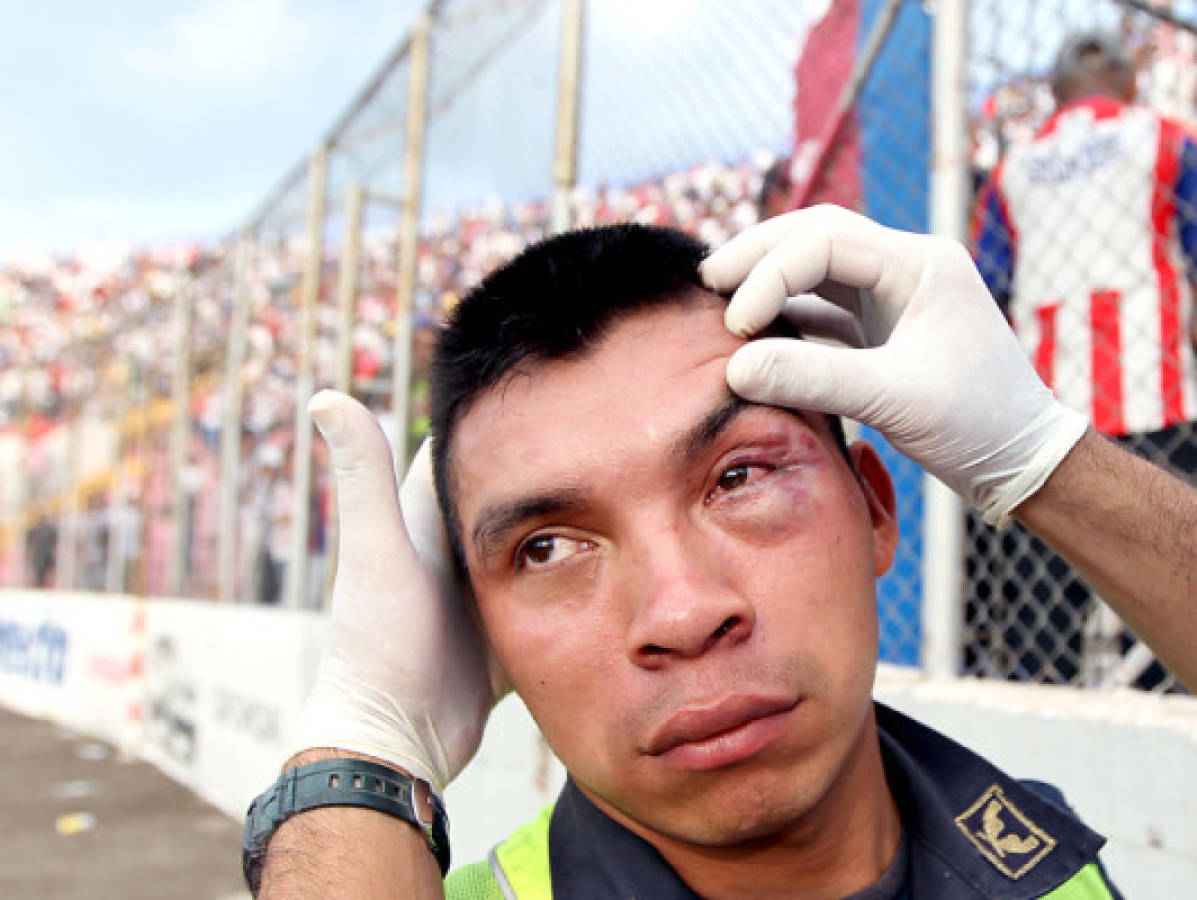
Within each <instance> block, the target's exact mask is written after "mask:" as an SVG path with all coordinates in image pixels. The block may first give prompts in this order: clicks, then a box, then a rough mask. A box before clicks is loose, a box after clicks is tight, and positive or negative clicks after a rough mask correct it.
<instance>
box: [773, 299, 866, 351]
mask: <svg viewBox="0 0 1197 900" xmlns="http://www.w3.org/2000/svg"><path fill="white" fill-rule="evenodd" d="M781 315H782V317H783V318H784V319H785V320H786V321H787V322H789V323H790V324H791V325H793V326H794V327H795V328H797V329H798V331H799V332H800V333H801V334H802V336H803V337H805V338H822V339H825V340H831V341H835V342H836V343H839V344H843V345H844V346H847V347H863V346H864V334H863V332H862V331H861V328H860V320H859V319H858V318H857V317H856V316H855V315H853V314H852V313H850V312H849V311H848V310H846V309H843V308H842V307H840V306H838V305H837V304H835V303H833V302H831V301H830V300H826V299H824V298H823V297H820V296H818V295H817V294H799V295H798V296H797V297H791V298H790V299H789V300H787V301H786V305H785V307H784V308H783V309H782V311H781Z"/></svg>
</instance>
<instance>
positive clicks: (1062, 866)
mask: <svg viewBox="0 0 1197 900" xmlns="http://www.w3.org/2000/svg"><path fill="white" fill-rule="evenodd" d="M875 707H876V712H877V727H878V732H879V734H880V739H881V750H882V756H883V759H884V762H885V772H886V778H887V780H888V782H889V788H890V791H891V793H892V794H893V796H894V801H895V803H896V804H897V806H898V810H899V813H900V815H901V819H902V842H901V846H900V847H899V850H898V854H897V856H896V857H895V859H894V862H893V863H892V864H891V865H890V867H889V869H888V870H887V871H886V872H885V873H884V875H883V876H882V877H881V879H880V880H879V881H878V882H877V883H875V884H874V885H872V886H871V887H869V888H867V889H866V890H865V891H863V892H861V893H858V894H854V895H853V896H852V898H850V900H910V898H917V900H937V898H944V900H948V898H950V900H967V898H1002V900H1021V898H1035V897H1041V896H1042V895H1043V894H1046V893H1048V892H1049V891H1051V890H1053V889H1054V888H1056V887H1058V886H1059V885H1060V884H1062V883H1063V882H1065V881H1067V880H1068V879H1069V878H1070V877H1071V876H1072V875H1073V874H1075V873H1076V872H1077V871H1078V870H1079V869H1081V868H1083V867H1084V866H1085V865H1087V864H1088V863H1091V862H1095V861H1096V860H1097V851H1098V850H1099V849H1100V848H1101V846H1102V844H1104V843H1105V839H1104V838H1102V837H1101V836H1100V835H1098V834H1096V833H1094V832H1093V831H1090V830H1089V829H1088V828H1086V827H1085V826H1084V825H1083V824H1081V822H1080V821H1078V820H1077V819H1076V818H1075V817H1074V816H1073V815H1072V814H1071V812H1070V811H1069V810H1068V808H1067V805H1066V804H1065V803H1064V800H1063V797H1062V796H1061V795H1060V793H1059V791H1057V790H1056V789H1055V788H1052V787H1051V786H1049V785H1043V784H1039V783H1034V782H1019V781H1016V780H1014V779H1012V778H1010V777H1009V776H1007V775H1006V774H1004V773H1003V772H1001V771H1000V770H999V769H997V768H995V767H994V766H992V765H991V764H990V763H988V762H986V761H985V760H984V759H982V758H981V757H979V756H977V754H975V753H973V752H972V751H970V750H968V749H966V748H964V747H962V746H961V745H960V744H957V743H956V742H955V741H953V740H951V739H949V738H947V737H945V736H943V735H942V734H939V733H938V732H936V731H933V730H932V729H930V728H928V727H926V726H925V725H921V724H919V723H918V722H916V721H914V720H913V719H911V718H908V717H907V716H904V715H902V714H901V713H899V712H897V711H895V710H892V709H890V708H889V707H886V706H884V705H883V704H880V703H877V704H875ZM549 858H550V860H551V866H552V878H553V895H554V896H555V897H569V898H570V900H610V898H612V897H619V898H629V900H630V898H638V900H698V895H697V894H695V893H694V892H693V891H691V890H690V888H689V887H687V886H686V884H685V883H684V882H683V881H682V880H681V879H680V878H679V877H678V876H677V875H676V874H675V873H674V871H673V869H671V868H670V867H669V865H668V864H667V863H666V862H665V861H664V860H663V859H662V858H661V856H660V855H659V854H658V853H657V851H656V850H655V849H654V848H653V847H652V845H650V844H649V843H648V842H646V841H644V840H643V839H642V838H640V837H638V836H637V835H635V834H633V833H632V832H631V831H628V830H627V829H626V828H624V827H623V826H622V825H619V824H618V823H616V822H615V821H614V820H612V819H610V818H608V817H607V815H606V814H604V813H603V812H601V811H600V810H599V809H598V808H597V807H595V806H594V804H592V803H591V802H590V801H589V800H588V799H586V797H585V796H584V795H583V794H582V792H581V791H579V790H578V788H577V787H576V786H575V785H574V783H573V781H572V780H571V781H568V782H567V783H566V785H565V788H564V789H563V790H562V793H561V796H560V798H559V799H558V800H557V804H556V807H555V809H554V811H553V815H552V820H551V821H550V824H549ZM1103 875H1104V873H1103ZM1107 881H1108V879H1107ZM1111 893H1112V894H1113V895H1114V896H1115V897H1117V896H1118V894H1117V892H1116V891H1114V890H1113V888H1111Z"/></svg>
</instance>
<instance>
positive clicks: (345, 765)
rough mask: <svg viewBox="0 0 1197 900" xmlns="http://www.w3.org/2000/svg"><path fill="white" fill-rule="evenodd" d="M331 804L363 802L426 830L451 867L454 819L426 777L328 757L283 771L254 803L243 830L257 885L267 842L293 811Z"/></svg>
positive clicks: (245, 859)
mask: <svg viewBox="0 0 1197 900" xmlns="http://www.w3.org/2000/svg"><path fill="white" fill-rule="evenodd" d="M417 791H419V792H420V794H421V795H426V797H427V800H428V803H429V805H430V807H431V809H432V821H431V822H425V821H424V820H423V819H422V818H421V817H420V805H419V799H422V798H420V797H417ZM326 806H358V807H364V808H366V809H374V810H377V811H378V812H383V813H387V814H388V815H392V816H394V817H395V818H397V819H402V820H403V821H404V822H408V823H409V824H411V825H414V826H415V827H416V828H418V829H420V831H421V832H422V833H423V835H424V839H425V840H426V841H427V842H428V847H429V849H430V850H431V851H432V854H433V856H435V857H436V861H437V864H438V865H439V866H440V868H441V875H442V876H443V875H444V874H445V873H446V872H448V871H449V819H448V816H447V815H446V813H445V807H444V804H443V803H441V799H440V798H439V797H438V796H437V795H436V794H435V793H434V792H433V791H432V790H431V788H429V787H428V786H427V784H426V783H425V782H423V781H420V780H418V779H415V778H413V777H412V776H410V775H405V774H404V773H402V772H397V771H395V770H394V769H391V768H389V767H387V766H384V765H382V764H380V763H374V762H369V761H368V760H364V759H352V758H344V759H326V760H321V761H320V762H315V763H309V764H308V765H305V766H296V767H294V768H291V769H288V770H287V771H285V772H283V774H282V775H280V776H279V778H278V780H277V781H275V783H274V784H273V785H271V787H270V788H268V789H267V790H266V791H265V793H263V794H261V795H260V796H258V797H257V798H256V799H255V800H254V801H253V803H251V804H250V805H249V810H248V811H247V812H246V815H245V827H244V829H243V831H242V834H241V854H242V866H243V868H244V870H245V877H246V881H247V883H249V884H250V885H251V886H253V885H254V882H255V881H256V880H257V878H256V877H255V876H257V875H259V874H260V873H259V872H258V871H257V866H258V864H259V863H260V860H261V857H262V854H263V852H264V851H265V849H266V844H267V843H268V842H269V840H270V837H271V835H273V834H274V832H275V830H276V829H277V828H278V826H279V825H281V824H282V823H283V822H285V821H286V820H287V819H289V818H291V816H294V815H296V814H297V813H301V812H305V811H306V810H309V809H319V808H321V807H326Z"/></svg>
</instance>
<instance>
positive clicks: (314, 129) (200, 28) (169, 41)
mask: <svg viewBox="0 0 1197 900" xmlns="http://www.w3.org/2000/svg"><path fill="white" fill-rule="evenodd" d="M423 5H424V0H337V2H336V3H332V2H326V0H174V2H171V3H149V2H145V0H108V2H105V3H94V2H85V0H44V2H28V0H0V21H3V23H4V27H3V34H4V38H3V41H2V43H0V48H2V50H0V109H3V123H4V124H3V126H2V128H3V130H2V131H0V255H10V254H11V253H12V252H13V251H14V250H16V249H19V248H22V247H38V248H41V249H46V250H55V251H58V250H69V249H71V248H73V247H76V246H78V245H80V244H81V243H85V242H89V241H111V240H128V241H132V242H134V243H139V242H152V243H158V242H161V241H164V240H170V239H175V238H183V237H192V236H195V237H212V236H222V235H224V234H226V233H228V232H229V231H230V230H231V229H232V228H233V227H234V226H236V225H237V224H238V223H239V222H240V221H242V220H243V219H244V218H245V216H246V215H247V214H248V213H249V212H250V211H251V209H252V207H253V206H254V205H255V204H256V203H257V202H258V201H259V200H260V199H261V198H262V196H263V195H265V193H266V192H267V190H269V188H270V187H271V186H272V185H273V184H274V183H275V182H276V181H277V180H278V179H279V178H280V177H281V176H282V175H283V173H284V172H285V171H286V170H288V169H289V168H290V167H291V166H292V165H293V164H294V163H295V161H296V160H297V159H298V158H299V157H300V156H302V155H303V154H304V153H305V152H306V151H307V150H308V149H309V148H311V147H312V146H313V145H314V143H315V142H316V140H317V139H318V137H319V136H320V135H321V134H322V133H323V132H324V131H325V129H326V128H327V127H328V126H329V125H330V124H331V122H332V120H333V119H334V117H335V116H336V115H337V114H338V113H339V112H340V111H341V109H342V108H343V107H344V106H345V105H346V104H347V103H348V101H349V99H350V98H351V97H352V95H353V94H354V92H355V91H356V90H357V89H358V87H359V86H360V85H361V84H362V83H363V82H364V81H365V80H366V78H367V77H368V76H369V75H370V74H371V73H372V72H373V70H374V68H375V67H376V66H377V65H378V64H379V62H380V61H381V60H382V58H383V57H384V56H385V54H386V53H387V51H388V50H389V49H390V48H391V47H392V46H393V45H394V44H395V43H396V42H397V41H398V40H399V39H400V37H401V36H402V35H403V34H404V33H405V32H406V31H407V28H408V26H409V25H410V23H411V21H412V19H413V17H414V15H415V14H416V12H417V11H418V10H419V9H420V8H422V7H423Z"/></svg>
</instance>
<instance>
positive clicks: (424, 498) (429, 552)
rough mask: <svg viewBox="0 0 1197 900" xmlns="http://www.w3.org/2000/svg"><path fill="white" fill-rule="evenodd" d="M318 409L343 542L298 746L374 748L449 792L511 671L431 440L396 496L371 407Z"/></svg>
mask: <svg viewBox="0 0 1197 900" xmlns="http://www.w3.org/2000/svg"><path fill="white" fill-rule="evenodd" d="M308 408H309V410H310V412H311V415H312V419H313V420H314V421H315V423H316V425H317V427H318V428H319V429H320V432H321V434H323V435H324V439H325V440H326V441H327V442H328V445H329V449H330V455H331V460H332V470H333V474H334V477H335V479H336V485H337V508H338V521H339V523H340V531H339V534H340V544H339V551H338V566H337V577H336V584H335V587H334V589H333V599H332V613H331V619H330V622H329V636H328V644H327V647H326V649H325V651H324V655H323V657H322V659H321V662H320V668H319V671H318V674H317V677H316V684H315V687H314V689H313V691H312V694H311V696H310V697H309V698H308V700H307V702H306V704H305V705H304V708H303V711H302V713H301V716H300V723H299V731H298V736H297V746H296V747H295V749H296V750H301V749H309V748H316V747H332V748H338V749H342V750H351V751H355V752H357V753H364V754H367V755H369V756H373V757H377V758H378V759H381V760H384V761H386V762H388V763H390V764H392V765H395V766H398V767H399V768H401V769H403V770H405V771H407V772H409V773H411V774H412V775H415V776H417V777H420V778H423V779H424V780H425V781H427V782H428V783H429V784H430V785H431V786H432V788H433V789H434V790H435V791H436V792H437V793H438V794H440V793H443V792H444V789H445V787H446V785H448V783H449V782H450V781H451V780H452V779H453V778H454V777H455V776H456V775H457V773H458V772H460V771H461V770H462V768H464V766H465V764H466V763H467V762H469V760H470V758H471V757H472V756H473V755H474V753H475V751H476V750H477V749H478V744H479V742H480V741H481V739H482V730H483V727H484V725H485V724H486V717H487V715H488V714H489V712H490V709H491V707H492V706H493V705H494V702H495V699H496V694H497V690H498V686H499V685H500V684H501V677H500V676H499V674H498V669H497V667H496V666H493V665H492V663H491V660H490V656H489V652H488V648H487V645H486V642H485V638H484V637H483V635H482V632H481V629H480V628H479V626H478V624H477V620H476V618H475V616H474V614H473V610H472V609H471V608H470V605H471V604H472V602H473V600H472V597H471V596H470V594H469V590H468V586H467V585H464V584H463V583H462V582H461V581H460V580H459V579H457V578H456V577H455V573H454V569H453V565H452V559H451V556H450V553H449V546H448V541H447V539H446V535H445V532H444V525H443V522H442V518H441V515H440V510H439V508H438V506H437V502H436V493H435V489H434V487H433V479H432V463H431V457H430V454H429V447H428V443H427V442H425V444H424V446H423V447H421V448H420V452H419V453H418V454H417V456H416V459H415V461H414V462H413V463H412V466H411V469H410V471H409V472H408V475H407V478H406V479H405V480H404V482H403V488H402V490H401V491H399V492H396V490H395V476H394V472H393V468H392V462H391V453H390V449H389V447H388V446H387V442H386V438H385V437H384V436H383V433H382V431H381V429H380V428H379V425H378V422H377V421H376V420H375V418H374V416H373V415H372V414H371V413H370V412H369V410H367V409H366V408H365V407H364V406H362V405H361V404H360V403H358V402H357V401H355V400H353V399H352V398H350V397H347V396H345V395H344V394H339V393H337V392H335V391H321V392H320V393H318V394H316V396H315V397H313V398H312V400H311V402H310V404H309V407H308Z"/></svg>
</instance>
